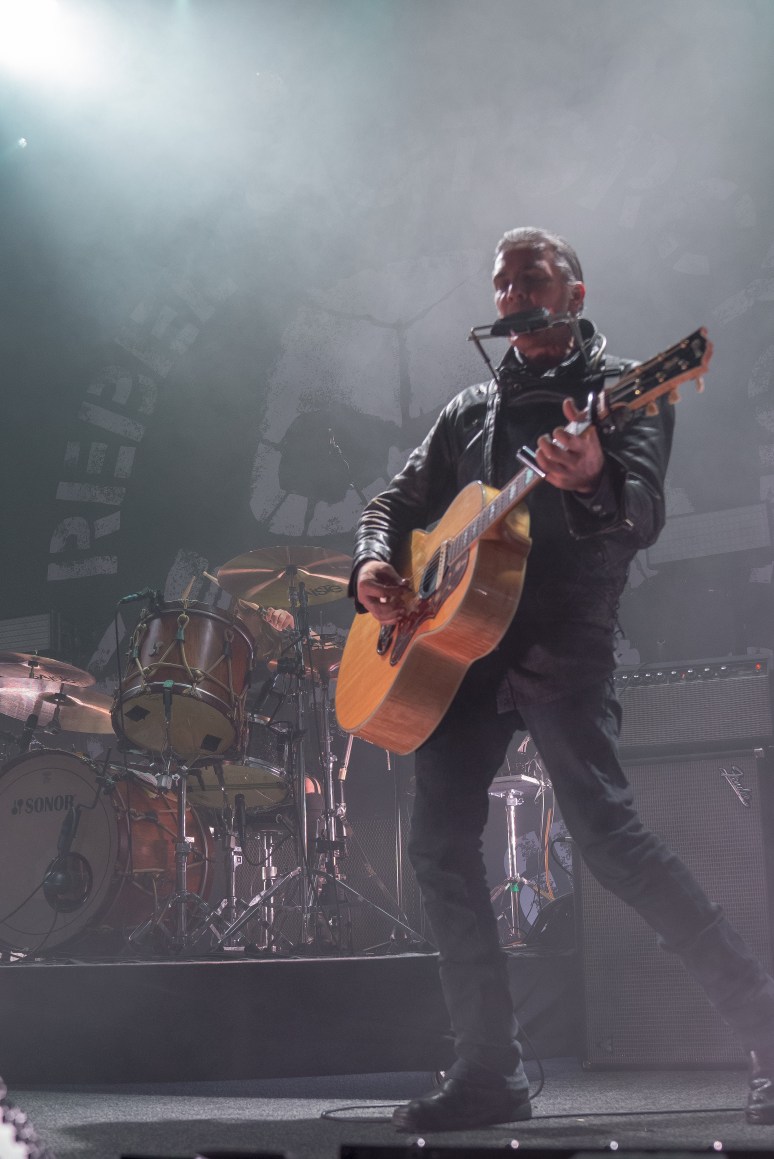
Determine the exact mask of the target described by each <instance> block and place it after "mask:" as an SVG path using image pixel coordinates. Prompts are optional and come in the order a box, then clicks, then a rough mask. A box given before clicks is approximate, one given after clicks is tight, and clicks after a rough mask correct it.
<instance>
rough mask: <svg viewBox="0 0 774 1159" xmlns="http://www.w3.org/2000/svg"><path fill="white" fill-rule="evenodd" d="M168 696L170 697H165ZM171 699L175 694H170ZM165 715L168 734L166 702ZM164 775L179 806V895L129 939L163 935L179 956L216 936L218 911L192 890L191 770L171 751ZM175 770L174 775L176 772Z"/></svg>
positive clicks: (160, 777) (161, 779)
mask: <svg viewBox="0 0 774 1159" xmlns="http://www.w3.org/2000/svg"><path fill="white" fill-rule="evenodd" d="M165 695H166V694H165ZM170 699H171V694H170ZM165 715H166V716H167V732H168V730H169V719H170V715H171V705H170V706H169V707H168V706H167V704H166V701H165ZM162 761H163V765H162V768H163V772H162V773H161V774H157V777H156V780H157V783H158V786H159V789H160V790H161V791H167V790H168V789H172V790H173V791H174V793H175V797H176V802H177V817H176V832H175V892H174V893H173V894H172V896H171V897H169V898H167V900H166V901H165V902H164V904H163V906H162V907H161V909H160V910H159V911H158V913H156V914H154V915H153V916H152V917H150V918H148V920H147V921H145V922H143V923H142V924H141V925H139V926H138V927H137V928H136V929H135V930H133V931H132V933H131V934H130V935H129V938H128V941H129V942H130V943H132V944H133V943H138V942H139V941H140V940H141V939H142V938H143V937H144V936H145V935H146V934H147V933H148V932H152V931H156V930H157V931H159V932H160V933H161V934H163V936H164V938H165V939H166V942H167V943H168V945H169V947H170V948H171V949H172V950H173V951H174V952H176V953H181V952H182V951H184V950H188V949H190V948H191V947H192V946H193V945H194V944H195V943H196V942H197V941H198V940H199V939H200V938H201V937H202V935H203V933H204V931H205V930H206V929H208V928H209V929H210V930H211V931H212V932H213V933H215V932H216V930H215V927H214V926H213V924H212V919H213V918H214V916H215V911H214V910H213V908H212V906H210V905H209V903H208V902H206V901H205V899H204V898H203V897H201V896H200V894H198V893H190V892H189V890H188V858H189V857H190V856H191V849H192V846H193V844H194V838H193V837H189V835H188V833H187V831H186V813H187V810H188V774H189V771H190V766H188V765H186V764H185V763H184V762H183V761H182V760H181V759H180V758H179V757H178V756H177V755H176V754H175V753H173V752H172V750H171V749H169V748H168V749H167V750H166V751H165V753H163V754H162ZM173 768H174V771H173ZM196 910H199V911H201V912H202V914H203V921H200V922H198V923H197V925H196V926H195V927H191V925H190V923H189V917H190V916H191V912H192V911H196ZM170 912H171V913H172V914H173V915H174V918H173V922H172V931H171V932H170V931H169V930H168V929H167V928H166V926H165V924H164V923H165V918H166V916H167V914H168V913H170Z"/></svg>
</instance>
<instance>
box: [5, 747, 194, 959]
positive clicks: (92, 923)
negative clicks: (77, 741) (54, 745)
mask: <svg viewBox="0 0 774 1159" xmlns="http://www.w3.org/2000/svg"><path fill="white" fill-rule="evenodd" d="M76 806H80V808H79V809H78V810H77V812H76V814H75V816H76V817H77V828H76V829H75V833H74V836H73V837H72V840H71V841H69V842H67V840H66V834H67V830H68V827H69V825H70V819H71V818H72V816H73V814H72V812H71V810H73V809H75V807H76ZM186 829H187V832H188V835H189V836H190V837H191V838H192V842H191V853H190V856H189V859H188V865H187V871H188V872H187V885H188V889H189V890H190V891H191V892H192V893H197V894H199V895H200V896H202V897H204V898H205V899H208V898H209V894H210V890H211V886H210V883H211V881H212V873H213V868H214V866H213V861H214V858H215V855H216V853H215V842H214V839H213V837H212V834H211V833H210V831H209V830H208V829H207V828H206V827H205V825H204V824H203V823H202V821H201V820H200V819H199V818H198V817H197V816H196V814H195V812H194V811H193V810H192V809H189V810H188V811H187V812H186ZM176 840H177V801H176V799H175V798H174V797H173V796H171V795H169V794H165V793H160V792H159V791H158V790H157V789H154V788H152V787H151V786H150V785H148V784H144V783H139V782H137V781H135V780H134V779H133V778H132V777H131V776H130V777H128V778H127V779H125V780H122V781H119V782H117V783H115V784H114V785H113V786H112V787H110V788H109V789H107V790H105V788H104V787H102V783H101V781H100V779H99V777H98V774H97V769H96V767H95V766H94V765H93V764H92V763H91V761H89V760H86V759H84V758H82V757H78V756H76V755H75V754H74V753H68V752H63V751H60V750H59V749H44V750H39V751H37V752H32V753H24V754H23V755H22V756H18V757H16V758H15V759H14V760H12V761H9V763H8V764H7V765H6V766H5V767H4V769H3V771H2V773H0V947H2V948H3V949H5V950H10V951H16V952H22V951H36V950H37V951H40V950H49V949H53V948H54V947H56V946H61V945H63V944H65V943H66V942H70V941H72V940H73V939H74V938H76V937H77V936H78V935H80V934H83V933H84V932H93V931H94V930H95V929H96V928H98V927H99V928H102V929H104V928H106V929H108V930H110V931H114V932H118V931H121V932H128V931H130V930H132V929H134V928H135V927H136V926H138V925H140V924H141V923H142V922H144V921H146V920H147V919H148V918H152V917H153V916H154V914H155V913H156V912H158V910H160V909H161V907H162V906H163V904H164V902H165V901H166V900H167V899H168V898H169V897H171V896H172V894H173V893H174V890H175V843H176ZM63 843H64V844H65V845H67V844H69V849H67V851H66V853H65V854H64V856H61V857H60V858H59V860H58V861H57V857H58V854H59V853H60V850H61V846H62V844H63Z"/></svg>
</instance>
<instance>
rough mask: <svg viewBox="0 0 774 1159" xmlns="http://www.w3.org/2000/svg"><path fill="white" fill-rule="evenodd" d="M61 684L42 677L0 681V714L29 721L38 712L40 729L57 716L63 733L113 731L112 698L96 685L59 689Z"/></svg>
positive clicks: (46, 726)
mask: <svg viewBox="0 0 774 1159" xmlns="http://www.w3.org/2000/svg"><path fill="white" fill-rule="evenodd" d="M59 689H60V685H59V684H58V683H56V682H52V681H42V680H8V679H7V678H6V679H3V680H0V713H2V714H3V716H10V717H12V718H13V719H14V720H26V719H27V717H28V716H29V715H30V713H33V712H34V713H35V714H36V716H37V718H38V725H39V727H40V728H48V726H49V725H50V724H52V723H53V721H54V717H55V716H56V706H57V704H58V705H59V715H58V717H57V723H58V725H59V727H60V728H61V729H62V731H63V732H95V733H107V732H112V731H113V726H112V724H111V722H110V707H111V704H112V699H111V697H110V696H108V695H107V693H105V692H100V691H99V690H98V689H96V688H78V689H76V690H75V691H73V692H69V693H68V692H60V691H59Z"/></svg>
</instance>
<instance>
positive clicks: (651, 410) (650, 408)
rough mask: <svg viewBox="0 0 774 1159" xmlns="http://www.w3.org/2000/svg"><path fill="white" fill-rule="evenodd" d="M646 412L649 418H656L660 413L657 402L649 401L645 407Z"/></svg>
mask: <svg viewBox="0 0 774 1159" xmlns="http://www.w3.org/2000/svg"><path fill="white" fill-rule="evenodd" d="M645 414H646V415H647V416H648V418H649V419H652V418H655V417H656V415H657V414H658V405H657V404H656V403H655V402H649V403H648V405H647V406H646V407H645Z"/></svg>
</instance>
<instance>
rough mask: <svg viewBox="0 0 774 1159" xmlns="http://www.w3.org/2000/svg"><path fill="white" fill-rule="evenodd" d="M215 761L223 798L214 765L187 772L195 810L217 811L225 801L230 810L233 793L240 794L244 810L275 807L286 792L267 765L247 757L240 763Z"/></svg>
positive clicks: (283, 780) (284, 784)
mask: <svg viewBox="0 0 774 1159" xmlns="http://www.w3.org/2000/svg"><path fill="white" fill-rule="evenodd" d="M219 764H220V768H221V769H222V775H223V785H224V787H225V792H226V795H225V797H224V795H223V791H222V789H221V786H220V780H219V779H218V773H217V769H216V767H215V766H214V765H204V766H202V767H197V768H195V769H191V771H190V773H189V774H188V800H189V801H190V803H191V804H192V805H194V806H195V807H196V808H197V809H199V808H201V809H215V810H219V809H222V808H223V806H224V804H226V803H228V804H229V805H230V806H231V808H232V809H233V808H234V799H235V797H236V795H237V793H242V794H243V796H244V798H245V808H246V809H247V810H248V813H249V812H250V811H252V810H263V809H276V808H277V806H278V805H282V804H283V803H284V802H285V801H286V800H287V798H288V797H289V795H290V788H289V786H288V782H287V780H286V778H285V777H283V776H282V775H281V773H280V772H278V770H277V769H273V768H271V767H270V766H269V765H264V764H263V763H261V762H259V761H250V760H248V761H246V762H245V763H244V764H232V763H230V762H229V761H222V762H219Z"/></svg>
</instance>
